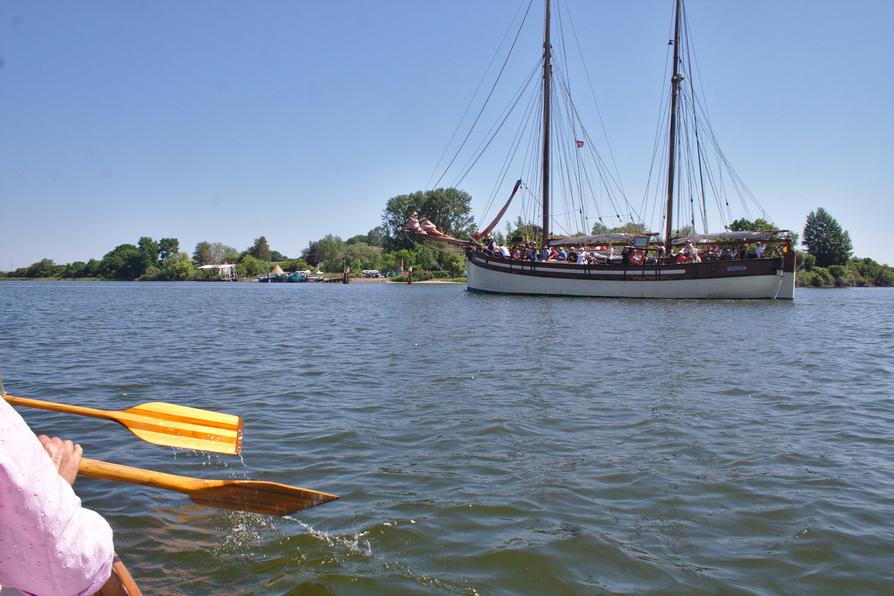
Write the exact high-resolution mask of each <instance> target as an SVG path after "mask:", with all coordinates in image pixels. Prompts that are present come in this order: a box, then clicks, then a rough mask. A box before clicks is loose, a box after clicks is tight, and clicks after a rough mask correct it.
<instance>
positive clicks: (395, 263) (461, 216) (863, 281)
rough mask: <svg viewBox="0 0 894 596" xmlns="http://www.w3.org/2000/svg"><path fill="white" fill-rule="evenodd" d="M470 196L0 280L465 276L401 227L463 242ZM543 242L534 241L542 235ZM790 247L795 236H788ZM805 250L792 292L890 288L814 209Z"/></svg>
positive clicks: (403, 201)
mask: <svg viewBox="0 0 894 596" xmlns="http://www.w3.org/2000/svg"><path fill="white" fill-rule="evenodd" d="M471 200H472V197H471V195H469V194H468V193H466V192H464V191H461V190H458V189H456V188H439V189H436V190H430V191H417V192H414V193H410V194H403V195H397V196H395V197H392V198H390V199H388V201H387V202H386V204H385V208H384V210H383V212H382V220H381V224H380V225H378V226H376V227H374V228H372V229H370V230H369V232H367V233H366V234H358V235H356V236H352V237H350V238H348V239H346V240H345V239H342V238H341V237H340V236H336V235H334V234H327V235H325V236H323V237H322V238H320V239H319V240H314V241H311V242H309V243H308V246H307V247H306V248H305V249H303V250H302V251H301V253H300V254H299V255H295V256H294V257H288V256H286V255H284V254H283V253H280V252H278V251H276V250H273V249H271V248H270V245H269V243H268V241H267V238H266V237H264V236H260V237H259V238H257V239H255V241H254V242H253V243H252V245H251V246H250V247H248V248H246V249H244V250H242V251H239V250H237V249H235V248H233V247H231V246H227V245H226V244H223V243H221V242H209V241H202V242H199V243H198V244H196V246H195V249H194V250H193V252H192V254H191V255H190V254H188V253H186V252H181V250H180V243H179V241H178V240H177V239H176V238H161V239H159V240H157V241H156V240H154V239H153V238H151V237H148V236H143V237H141V238H139V240H137V243H136V244H121V245H118V246H116V247H115V248H113V249H112V250H111V251H109V252H108V253H106V254H105V255H104V256H103V257H102V259H90V260H89V261H87V262H83V261H75V262H73V263H68V264H65V265H60V264H56V263H54V262H53V261H52V260H51V259H41V260H40V261H38V262H36V263H33V264H32V265H30V266H28V267H21V268H19V269H16V270H15V271H10V272H6V273H2V272H0V277H11V278H57V279H82V278H100V279H116V280H152V281H181V280H201V279H212V278H214V277H216V276H217V272H216V271H214V270H208V269H200V267H202V266H204V265H219V264H223V263H232V264H235V265H236V271H237V274H238V275H239V277H241V278H253V277H256V276H259V275H264V274H267V273H269V272H270V270H271V269H272V268H273V266H274V265H275V264H279V266H280V267H281V268H282V269H283V270H285V271H304V270H308V269H317V270H319V271H323V272H326V273H342V272H343V271H344V270H345V268H349V269H350V270H351V273H352V275H360V272H361V271H363V270H365V269H377V270H379V271H383V272H389V273H393V274H400V273H402V272H403V271H406V270H408V269H409V268H410V267H412V268H413V276H414V279H417V280H424V279H429V278H432V277H445V278H458V277H461V276H462V275H464V273H465V258H464V255H463V253H462V250H461V249H457V248H455V247H443V246H440V245H439V246H433V245H430V244H426V243H424V242H417V239H416V238H414V237H413V236H412V235H410V234H406V233H405V232H404V224H405V223H406V221H407V220H408V219H409V217H410V215H411V214H412V213H413V212H417V213H419V214H421V215H425V216H426V217H428V218H429V219H430V220H431V221H432V222H433V223H434V224H435V225H436V226H437V227H438V229H439V230H441V231H443V232H445V233H447V234H450V235H451V236H454V237H457V238H467V237H469V236H470V235H471V234H472V233H474V232H475V231H476V229H477V228H476V226H475V222H474V220H473V218H472V210H471ZM729 229H730V230H731V231H743V230H754V231H761V230H774V229H776V226H775V225H774V224H773V223H772V222H769V221H767V220H764V219H755V220H753V221H752V220H748V219H738V220H735V221H733V222H732V223H731V224H730V226H729ZM644 231H645V227H644V226H643V225H642V224H637V223H622V224H621V225H619V226H616V227H611V228H610V227H608V226H606V225H605V224H603V223H602V222H597V223H595V224H594V225H593V228H592V230H591V233H592V234H606V233H616V232H624V233H639V232H644ZM692 231H693V230H692V229H691V228H682V229H680V230H675V231H674V235H679V236H683V235H686V234H688V233H691V232H692ZM541 232H542V230H541V228H540V227H539V226H537V225H536V224H532V223H527V222H524V221H523V220H522V218H520V217H519V218H517V219H516V220H515V221H514V222H506V224H505V229H504V230H498V231H496V232H494V235H495V236H496V240H497V242H498V243H500V244H511V243H512V242H514V241H518V240H519V239H521V238H537V237H538V234H541ZM541 235H542V234H541ZM793 236H794V238H793V242H792V244H793V245H794V246H797V244H798V238H799V235H798V234H794V235H793ZM802 244H803V246H804V247H805V250H804V251H798V263H799V269H798V284H799V285H801V286H814V287H825V286H839V287H843V286H865V285H873V286H894V269H892V268H891V267H889V266H887V265H882V264H879V263H877V262H876V261H874V260H872V259H868V258H862V259H861V258H856V257H853V256H852V252H853V247H852V243H851V239H850V235H849V234H848V232H847V231H846V230H844V229H843V228H842V227H841V225H840V224H839V223H838V222H837V221H836V220H835V219H834V218H833V217H832V216H831V215H830V214H829V213H828V212H827V211H826V210H824V209H823V208H818V209H817V210H816V211H811V212H810V214H809V215H808V216H807V219H806V221H805V225H804V230H803V241H802Z"/></svg>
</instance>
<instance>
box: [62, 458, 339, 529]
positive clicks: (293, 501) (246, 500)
mask: <svg viewBox="0 0 894 596" xmlns="http://www.w3.org/2000/svg"><path fill="white" fill-rule="evenodd" d="M78 472H79V473H80V474H83V475H84V476H89V477H91V478H100V479H103V480H114V481H115V482H127V483H130V484H141V485H143V486H152V487H155V488H162V489H165V490H173V491H177V492H180V493H183V494H186V495H189V497H190V498H191V499H192V500H193V501H195V502H196V503H199V504H201V505H207V506H209V507H219V508H222V509H235V510H238V511H250V512H252V513H264V514H267V515H286V514H287V513H293V512H295V511H301V510H302V509H307V508H308V507H315V506H317V505H322V504H323V503H328V502H329V501H333V500H335V499H337V498H338V497H337V496H335V495H330V494H329V493H322V492H318V491H315V490H309V489H306V488H298V487H296V486H288V485H285V484H279V483H277V482H261V481H254V480H202V479H200V478H191V477H189V476H176V475H174V474H166V473H164V472H155V471H152V470H143V469H140V468H132V467H130V466H122V465H120V464H112V463H109V462H104V461H98V460H94V459H88V458H86V457H84V458H81V464H80V467H79V469H78Z"/></svg>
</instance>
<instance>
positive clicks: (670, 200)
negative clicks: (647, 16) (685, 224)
mask: <svg viewBox="0 0 894 596" xmlns="http://www.w3.org/2000/svg"><path fill="white" fill-rule="evenodd" d="M676 4H677V8H676V16H675V19H674V74H673V75H672V76H671V113H670V134H669V135H668V136H669V137H670V148H669V149H668V154H667V155H668V159H667V209H666V213H667V222H666V225H665V230H664V248H665V254H667V255H670V251H671V233H672V232H673V225H674V218H673V215H674V173H675V172H676V157H677V95H678V94H679V91H680V81H682V80H683V75H682V74H680V13H681V12H682V10H681V9H682V4H683V0H676Z"/></svg>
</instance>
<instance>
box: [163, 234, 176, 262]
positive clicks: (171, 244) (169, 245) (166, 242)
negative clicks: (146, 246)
mask: <svg viewBox="0 0 894 596" xmlns="http://www.w3.org/2000/svg"><path fill="white" fill-rule="evenodd" d="M158 250H159V255H158V256H159V258H160V259H161V260H162V261H165V260H167V259H169V258H170V257H175V256H177V255H178V254H180V241H179V240H177V239H176V238H162V239H161V240H159V241H158Z"/></svg>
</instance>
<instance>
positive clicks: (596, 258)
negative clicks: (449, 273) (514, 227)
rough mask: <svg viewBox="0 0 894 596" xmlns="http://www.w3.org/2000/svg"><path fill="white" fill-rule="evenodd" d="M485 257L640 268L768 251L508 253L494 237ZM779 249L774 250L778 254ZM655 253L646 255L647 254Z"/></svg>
mask: <svg viewBox="0 0 894 596" xmlns="http://www.w3.org/2000/svg"><path fill="white" fill-rule="evenodd" d="M481 250H482V252H483V253H484V254H486V255H491V256H497V257H502V258H504V259H512V260H514V261H531V262H543V261H546V262H556V263H576V264H578V265H607V264H609V263H620V264H621V265H642V264H654V263H659V262H660V263H701V262H702V261H732V260H741V259H762V258H764V256H766V255H767V249H766V247H765V246H764V244H763V243H762V242H756V243H755V244H754V249H753V250H749V248H748V245H746V244H741V245H736V246H734V245H729V244H726V245H723V246H720V245H717V244H711V245H708V246H706V247H705V248H703V249H698V248H696V247H695V246H694V245H693V244H692V243H691V242H689V243H687V244H686V245H685V246H684V247H682V248H681V249H680V250H679V251H673V250H671V254H670V257H669V258H665V249H664V246H663V245H658V246H656V247H655V248H650V249H649V250H646V249H642V248H637V247H635V246H624V247H623V248H621V249H615V248H614V247H613V246H611V245H608V246H597V247H595V248H591V247H586V246H580V247H574V246H570V247H568V249H567V250H566V249H565V247H564V246H553V247H549V248H543V249H540V248H538V247H537V245H536V244H534V243H532V242H529V243H523V244H517V245H515V246H514V247H513V248H512V249H511V250H510V249H509V248H508V247H507V246H505V245H500V244H497V242H496V240H495V239H494V238H493V237H488V239H487V241H486V243H485V245H484V247H483V248H482V249H481ZM778 250H779V249H778V247H776V248H774V249H773V251H774V253H775V252H778ZM650 252H651V253H654V254H649V253H650Z"/></svg>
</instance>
